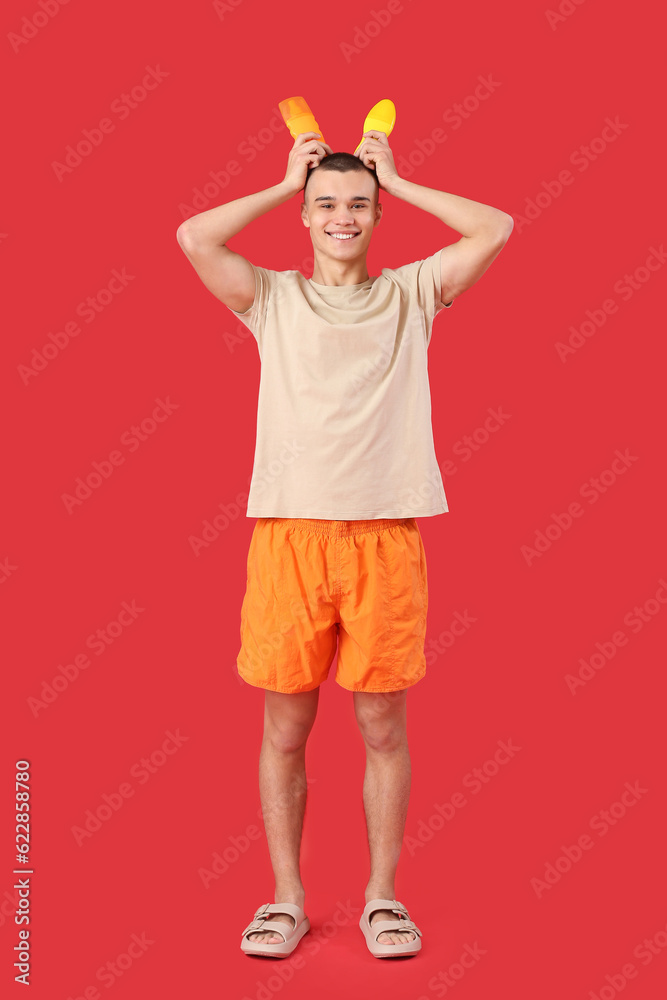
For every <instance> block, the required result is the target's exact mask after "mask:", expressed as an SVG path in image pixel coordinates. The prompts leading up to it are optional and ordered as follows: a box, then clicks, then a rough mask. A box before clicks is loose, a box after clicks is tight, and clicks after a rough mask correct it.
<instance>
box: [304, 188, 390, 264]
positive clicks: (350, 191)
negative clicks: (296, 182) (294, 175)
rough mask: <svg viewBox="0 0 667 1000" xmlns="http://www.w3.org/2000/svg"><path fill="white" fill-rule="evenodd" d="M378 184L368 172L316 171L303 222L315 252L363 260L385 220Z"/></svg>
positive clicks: (328, 255)
mask: <svg viewBox="0 0 667 1000" xmlns="http://www.w3.org/2000/svg"><path fill="white" fill-rule="evenodd" d="M376 192H377V184H376V182H375V180H374V179H373V177H372V176H371V175H370V174H369V173H368V172H367V171H366V170H363V171H361V170H346V171H339V170H316V171H315V172H314V174H313V176H312V177H310V178H309V180H308V187H307V189H306V195H305V197H306V201H305V202H304V203H302V205H301V218H302V220H303V223H304V225H305V226H306V227H307V228H308V229H310V236H311V239H312V241H313V249H314V250H315V253H316V255H317V252H318V251H320V252H321V253H323V254H324V255H325V256H327V257H333V258H334V259H336V260H353V259H356V258H359V257H361V258H363V257H365V255H366V251H367V250H368V246H369V243H370V241H371V236H372V235H373V230H374V228H375V226H376V225H377V224H378V222H379V221H380V219H381V217H382V205H379V204H378V203H377V201H376V198H377V195H376Z"/></svg>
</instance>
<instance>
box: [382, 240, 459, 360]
mask: <svg viewBox="0 0 667 1000" xmlns="http://www.w3.org/2000/svg"><path fill="white" fill-rule="evenodd" d="M442 250H443V248H442V247H441V248H440V250H437V251H436V252H435V253H434V254H432V255H431V256H430V257H425V258H424V259H423V260H416V261H413V263H412V264H404V265H403V266H402V267H397V268H395V269H393V274H394V275H395V276H396V278H397V279H398V281H399V282H400V283H401V285H402V286H403V287H404V288H405V290H406V292H407V294H408V295H410V296H412V297H413V299H414V301H416V302H417V304H418V305H419V308H420V309H421V310H422V311H423V313H424V316H425V318H426V329H427V331H428V340H430V330H431V325H432V323H433V320H434V319H435V317H436V316H437V315H438V314H439V313H441V312H442V311H443V309H450V308H451V307H452V305H453V304H454V300H453V299H452V301H451V302H442V301H441V300H440V257H441V254H442Z"/></svg>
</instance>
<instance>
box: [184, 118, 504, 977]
mask: <svg viewBox="0 0 667 1000" xmlns="http://www.w3.org/2000/svg"><path fill="white" fill-rule="evenodd" d="M302 189H303V192H304V201H303V203H302V205H301V219H302V222H303V224H304V226H306V227H307V228H308V229H309V230H310V237H311V240H312V247H313V257H314V270H313V276H312V278H310V279H306V278H304V277H303V275H302V274H301V273H300V272H299V271H272V270H269V269H267V268H263V267H260V266H258V265H254V264H251V263H250V262H249V261H248V260H246V259H245V258H244V257H242V256H241V255H240V254H238V253H235V252H234V251H233V250H231V249H230V248H229V246H227V243H228V242H229V240H230V239H232V238H233V237H234V236H236V234H237V233H239V232H240V231H241V230H242V229H243V228H244V227H245V226H247V225H248V223H250V222H252V221H253V220H254V219H256V218H258V216H260V215H263V214H264V213H265V212H268V211H269V210H270V209H272V208H275V207H276V206H277V205H280V204H282V203H283V202H285V201H287V200H288V199H290V198H292V197H293V196H294V195H295V194H297V193H298V192H299V191H301V190H302ZM380 189H382V190H383V191H386V192H388V193H389V194H391V195H393V196H394V197H396V198H401V199H402V200H403V201H407V202H408V203H409V204H411V205H414V206H415V207H416V208H421V209H423V210H424V211H426V212H430V213H431V214H432V215H435V216H436V217H437V218H438V219H440V220H441V222H442V223H443V224H444V225H447V226H450V227H451V228H452V229H454V230H456V231H458V232H460V233H461V234H462V236H461V239H460V240H459V241H458V242H457V243H453V244H451V245H450V246H446V247H444V248H442V249H440V250H438V251H437V252H436V253H435V254H433V255H432V256H430V257H427V258H425V259H423V260H419V261H415V262H413V263H411V264H406V265H403V266H402V267H399V268H396V269H389V268H384V269H383V270H382V274H381V276H379V277H370V276H369V274H368V270H367V267H366V255H367V253H368V248H369V246H370V241H371V238H372V236H373V232H374V229H375V227H376V226H377V225H378V224H379V223H380V221H381V219H382V208H383V206H382V205H381V204H380V203H379V191H380ZM513 224H514V223H513V219H512V217H511V216H510V215H508V214H506V213H505V212H502V211H500V210H498V209H495V208H491V207H490V206H488V205H483V204H480V203H478V202H474V201H470V200H468V199H466V198H462V197H459V196H457V195H453V194H446V193H445V192H442V191H438V190H434V189H432V188H427V187H423V186H421V185H419V184H416V183H414V182H412V181H409V180H406V179H404V178H402V177H399V175H398V173H397V171H396V167H395V164H394V158H393V155H392V152H391V149H390V147H389V143H388V141H387V137H386V135H385V134H384V133H383V132H375V131H369V132H366V133H365V138H364V142H363V144H362V145H361V146H360V147H359V149H358V150H357V152H356V153H355V154H354V155H351V154H349V153H334V152H333V150H332V149H331V148H330V147H329V146H328V145H326V144H325V143H324V142H322V141H321V138H320V137H319V136H318V134H317V133H315V132H306V133H302V134H301V135H299V136H298V137H297V139H296V140H295V142H294V146H293V148H292V149H291V151H290V154H289V159H288V163H287V170H286V173H285V177H284V179H283V180H282V181H281V182H280V183H279V184H275V185H274V186H272V187H269V188H267V189H266V190H264V191H259V192H257V193H256V194H251V195H248V196H247V197H244V198H239V199H237V200H235V201H231V202H229V203H228V204H224V205H220V206H219V207H217V208H213V209H211V210H210V211H207V212H202V213H201V214H200V215H197V216H195V217H194V218H191V219H189V220H187V221H186V222H184V223H183V225H182V226H181V227H180V228H179V230H178V240H179V243H180V245H181V247H182V248H183V250H184V252H185V254H186V256H187V257H188V259H189V260H190V261H191V263H192V264H193V266H194V267H195V269H196V271H197V273H198V274H199V276H200V278H201V279H202V281H203V282H204V284H205V285H206V287H207V288H208V289H209V291H211V292H212V293H213V294H214V295H215V296H217V298H219V299H220V300H221V301H222V302H223V303H224V304H225V305H226V306H227V307H228V308H229V309H230V310H231V311H232V312H233V313H234V314H235V315H236V316H237V317H238V318H239V319H240V320H241V321H242V322H243V323H244V324H245V325H246V326H247V327H248V328H249V329H250V330H251V331H252V333H253V335H254V336H255V339H256V340H257V344H258V349H259V354H260V358H261V362H262V367H261V378H260V391H259V402H258V415H257V441H256V449H255V459H254V466H253V476H252V480H251V486H250V493H249V497H248V508H247V515H248V516H249V517H256V518H257V521H256V523H255V527H254V530H253V535H252V538H251V542H250V549H249V553H248V563H247V569H248V576H247V582H246V593H245V597H244V600H243V607H242V611H241V639H242V645H241V650H240V652H239V656H238V670H239V673H240V675H241V676H242V677H243V678H244V679H245V680H246V681H247V682H248V683H250V684H252V685H254V686H257V687H260V688H264V691H265V694H264V736H263V741H262V748H261V752H260V764H259V781H260V794H261V802H262V812H263V819H264V824H265V828H266V835H267V841H268V846H269V853H270V856H271V863H272V866H273V872H274V877H275V892H274V903H273V904H264V906H262V907H260V908H259V909H258V910H257V911H256V913H255V917H254V919H253V920H252V921H251V923H250V924H249V925H248V927H246V929H245V931H244V932H243V937H242V943H241V947H242V949H243V950H244V951H245V952H248V953H251V954H261V955H275V956H284V955H288V954H290V953H291V951H293V949H294V948H295V947H296V945H297V943H298V941H299V940H300V938H301V937H302V936H303V934H304V933H306V932H307V930H308V929H309V926H310V925H309V921H308V918H307V917H306V915H305V912H304V903H305V891H304V887H303V883H302V881H301V873H300V864H299V861H300V845H301V835H302V827H303V818H304V811H305V805H306V776H305V747H306V740H307V738H308V735H309V733H310V731H311V728H312V725H313V722H314V720H315V715H316V712H317V705H318V697H319V686H320V684H321V683H322V681H323V680H325V679H326V677H327V673H328V670H329V667H330V665H331V663H332V661H333V658H334V656H335V654H336V647H337V642H338V664H337V674H336V681H337V682H338V683H339V684H340V685H341V686H342V687H344V688H346V689H348V690H350V691H352V692H353V699H354V710H355V715H356V719H357V722H358V725H359V728H360V731H361V734H362V736H363V738H364V742H365V747H366V772H365V777H364V785H363V798H364V808H365V813H366V824H367V831H368V843H369V851H370V877H369V881H368V884H367V886H366V890H365V899H366V907H365V909H364V912H363V915H362V918H361V920H360V926H361V928H362V930H363V932H364V936H365V938H366V944H367V946H368V948H369V951H370V952H371V954H373V955H375V956H376V957H387V956H390V957H391V956H394V955H410V954H415V953H416V952H417V951H419V949H420V948H421V942H420V937H421V931H420V930H419V928H418V927H417V926H416V925H415V924H414V923H413V922H412V921H411V920H410V918H409V914H408V911H407V910H406V908H405V907H404V906H403V904H402V903H399V902H398V901H397V900H396V899H395V888H394V881H395V875H396V868H397V864H398V858H399V854H400V850H401V846H402V841H403V833H404V827H405V820H406V814H407V807H408V797H409V790H410V780H411V764H410V755H409V750H408V743H407V734H406V693H407V689H408V688H409V687H410V686H412V685H413V684H415V683H416V682H417V681H419V680H420V679H421V678H422V677H423V676H424V673H425V669H426V660H425V655H424V637H425V631H426V613H427V607H428V592H427V577H426V559H425V555H424V547H423V544H422V539H421V535H420V533H419V528H418V526H417V522H416V520H415V518H416V517H429V516H433V515H435V514H440V513H444V512H446V511H447V509H448V508H447V501H446V498H445V494H444V490H443V486H442V480H441V477H440V472H439V468H438V464H437V461H436V458H435V452H434V445H433V436H432V428H431V403H430V391H429V383H428V375H427V349H428V345H429V343H430V338H431V327H432V323H433V320H434V318H435V316H437V315H438V313H439V312H441V311H442V310H444V309H445V308H447V307H451V305H452V303H453V301H454V299H455V298H457V297H458V296H459V295H461V294H462V293H463V292H464V291H465V290H466V289H467V288H470V287H471V285H473V284H474V283H475V282H476V281H478V280H479V278H481V276H482V275H483V274H484V272H485V271H486V270H487V268H488V267H489V266H490V265H491V263H492V262H493V261H494V260H495V258H496V257H497V256H498V254H499V253H500V251H501V250H502V248H503V246H504V245H505V243H506V242H507V240H508V238H509V235H510V233H511V231H512V228H513Z"/></svg>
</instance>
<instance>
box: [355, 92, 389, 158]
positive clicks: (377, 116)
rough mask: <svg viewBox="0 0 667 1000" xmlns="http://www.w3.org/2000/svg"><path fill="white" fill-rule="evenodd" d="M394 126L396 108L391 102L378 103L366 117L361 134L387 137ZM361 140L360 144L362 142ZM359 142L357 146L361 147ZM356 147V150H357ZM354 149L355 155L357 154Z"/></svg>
mask: <svg viewBox="0 0 667 1000" xmlns="http://www.w3.org/2000/svg"><path fill="white" fill-rule="evenodd" d="M395 124H396V108H395V107H394V102H393V101H387V100H385V101H378V103H377V104H374V105H373V107H372V108H371V110H370V111H369V112H368V114H367V115H366V121H365V122H364V127H363V129H362V131H363V132H370V131H373V132H384V133H385V135H386V136H387V137H389V133H390V132H391V130H392V129H393V127H394V125H395ZM363 141H364V140H363V138H362V140H361V142H363ZM361 142H360V143H359V146H361ZM359 146H357V149H359ZM357 149H355V153H356V152H357Z"/></svg>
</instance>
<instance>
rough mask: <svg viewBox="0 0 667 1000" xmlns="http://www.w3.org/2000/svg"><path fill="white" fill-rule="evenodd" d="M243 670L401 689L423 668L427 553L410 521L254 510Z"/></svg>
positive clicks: (302, 686)
mask: <svg viewBox="0 0 667 1000" xmlns="http://www.w3.org/2000/svg"><path fill="white" fill-rule="evenodd" d="M247 568H248V574H247V580H246V592H245V596H244V598H243V605H242V608H241V649H240V651H239V654H238V657H237V661H236V664H237V669H238V672H239V675H240V676H241V677H242V678H243V680H245V681H247V683H248V684H252V685H254V686H255V687H260V688H266V689H268V690H269V691H282V692H285V693H295V692H301V691H311V690H312V689H313V688H316V687H318V686H319V685H320V684H321V683H322V681H324V680H326V678H327V676H328V673H329V669H330V667H331V664H332V662H333V660H334V657H335V655H336V649H337V650H338V662H337V670H336V683H338V684H340V686H341V687H343V688H345V689H346V690H348V691H399V690H401V689H403V688H406V687H410V686H411V685H412V684H416V683H417V681H419V680H421V678H422V677H423V676H424V674H425V673H426V657H425V654H424V638H425V635H426V613H427V608H428V587H427V579H426V556H425V553H424V544H423V541H422V537H421V534H420V532H419V528H418V527H417V521H416V520H415V518H413V517H412V518H389V519H386V518H385V519H377V520H372V521H328V520H309V519H307V518H283V517H260V518H258V519H257V521H256V523H255V527H254V529H253V533H252V538H251V540H250V548H249V551H248V564H247Z"/></svg>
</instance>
